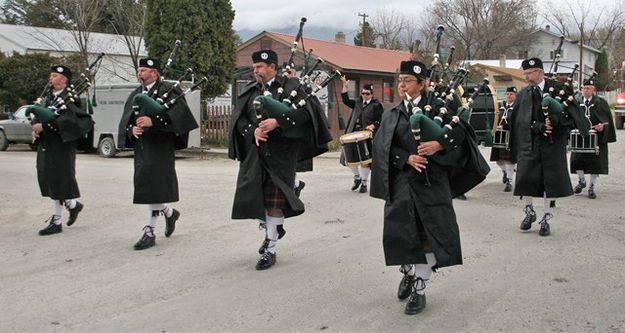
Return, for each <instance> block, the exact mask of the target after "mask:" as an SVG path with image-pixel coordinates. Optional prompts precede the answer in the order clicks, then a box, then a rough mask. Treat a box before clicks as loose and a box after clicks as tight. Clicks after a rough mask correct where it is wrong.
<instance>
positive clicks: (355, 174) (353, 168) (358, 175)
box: [349, 167, 360, 179]
mask: <svg viewBox="0 0 625 333" xmlns="http://www.w3.org/2000/svg"><path fill="white" fill-rule="evenodd" d="M349 169H350V170H352V173H353V174H354V178H355V179H360V172H359V171H358V167H351V168H349Z"/></svg>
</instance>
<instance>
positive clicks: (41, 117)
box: [25, 105, 56, 123]
mask: <svg viewBox="0 0 625 333" xmlns="http://www.w3.org/2000/svg"><path fill="white" fill-rule="evenodd" d="M25 114H26V116H27V117H28V116H30V115H31V114H34V115H35V119H36V120H38V121H40V122H42V123H50V122H52V121H53V120H54V118H56V114H55V113H54V111H52V109H50V108H46V107H43V106H41V105H31V106H29V107H28V109H26V113H25Z"/></svg>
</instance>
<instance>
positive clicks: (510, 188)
mask: <svg viewBox="0 0 625 333" xmlns="http://www.w3.org/2000/svg"><path fill="white" fill-rule="evenodd" d="M503 191H504V192H512V183H511V182H510V180H508V181H506V187H504V189H503Z"/></svg>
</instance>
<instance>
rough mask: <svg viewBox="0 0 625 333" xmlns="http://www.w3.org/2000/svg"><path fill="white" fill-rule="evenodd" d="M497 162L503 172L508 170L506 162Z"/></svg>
mask: <svg viewBox="0 0 625 333" xmlns="http://www.w3.org/2000/svg"><path fill="white" fill-rule="evenodd" d="M495 163H497V165H498V166H499V168H501V172H507V170H506V163H504V162H502V161H497V162H495Z"/></svg>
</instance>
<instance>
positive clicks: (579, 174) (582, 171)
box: [575, 170, 586, 183]
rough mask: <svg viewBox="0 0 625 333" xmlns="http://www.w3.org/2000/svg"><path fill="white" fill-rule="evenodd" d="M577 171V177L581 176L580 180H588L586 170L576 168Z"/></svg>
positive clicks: (583, 181)
mask: <svg viewBox="0 0 625 333" xmlns="http://www.w3.org/2000/svg"><path fill="white" fill-rule="evenodd" d="M575 173H576V174H577V177H579V181H580V182H581V183H585V182H586V177H584V170H575Z"/></svg>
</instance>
